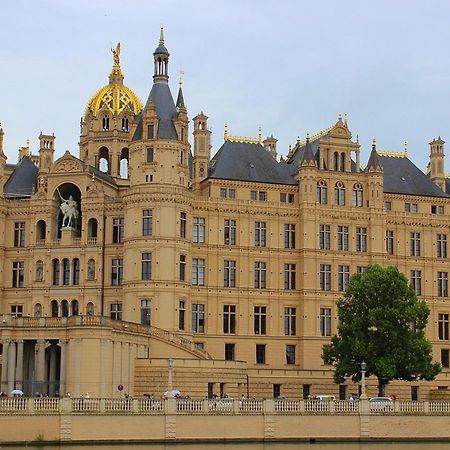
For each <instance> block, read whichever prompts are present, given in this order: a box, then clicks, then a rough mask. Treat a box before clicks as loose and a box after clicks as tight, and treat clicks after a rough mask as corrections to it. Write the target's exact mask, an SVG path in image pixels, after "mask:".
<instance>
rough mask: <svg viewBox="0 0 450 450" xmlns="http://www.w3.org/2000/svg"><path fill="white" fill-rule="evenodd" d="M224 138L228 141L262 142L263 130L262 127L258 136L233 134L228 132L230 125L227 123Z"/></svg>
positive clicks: (243, 142)
mask: <svg viewBox="0 0 450 450" xmlns="http://www.w3.org/2000/svg"><path fill="white" fill-rule="evenodd" d="M223 137H224V140H225V141H228V142H240V143H242V144H262V132H261V127H260V128H259V131H258V137H257V138H253V137H247V136H233V135H231V134H228V125H227V124H225V132H224V136H223Z"/></svg>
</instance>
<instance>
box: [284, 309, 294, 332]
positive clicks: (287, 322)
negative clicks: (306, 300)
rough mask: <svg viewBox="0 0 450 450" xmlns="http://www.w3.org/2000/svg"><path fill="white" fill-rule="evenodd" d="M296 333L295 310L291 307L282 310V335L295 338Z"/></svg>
mask: <svg viewBox="0 0 450 450" xmlns="http://www.w3.org/2000/svg"><path fill="white" fill-rule="evenodd" d="M295 332H296V309H295V308H293V307H291V306H286V307H285V308H284V335H285V336H295Z"/></svg>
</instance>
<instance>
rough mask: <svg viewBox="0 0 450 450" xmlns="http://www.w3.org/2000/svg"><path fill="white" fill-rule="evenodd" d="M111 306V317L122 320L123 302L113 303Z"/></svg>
mask: <svg viewBox="0 0 450 450" xmlns="http://www.w3.org/2000/svg"><path fill="white" fill-rule="evenodd" d="M109 308H110V310H109V311H110V317H111V319H113V320H122V303H111V304H110V305H109Z"/></svg>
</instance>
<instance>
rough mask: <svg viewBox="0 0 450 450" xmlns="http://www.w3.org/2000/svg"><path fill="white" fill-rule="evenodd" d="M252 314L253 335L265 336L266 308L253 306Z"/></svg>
mask: <svg viewBox="0 0 450 450" xmlns="http://www.w3.org/2000/svg"><path fill="white" fill-rule="evenodd" d="M253 313H254V332H255V334H266V332H267V327H266V325H267V306H255V307H254V308H253Z"/></svg>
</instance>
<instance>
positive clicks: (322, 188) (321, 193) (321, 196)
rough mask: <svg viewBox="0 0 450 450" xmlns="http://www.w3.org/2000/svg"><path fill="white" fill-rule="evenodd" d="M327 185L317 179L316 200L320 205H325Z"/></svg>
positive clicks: (326, 201)
mask: <svg viewBox="0 0 450 450" xmlns="http://www.w3.org/2000/svg"><path fill="white" fill-rule="evenodd" d="M327 199H328V187H327V183H326V182H325V181H324V180H319V181H318V182H317V190H316V201H317V203H320V204H321V205H326V204H327V203H328V200H327Z"/></svg>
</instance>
